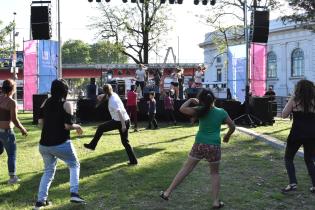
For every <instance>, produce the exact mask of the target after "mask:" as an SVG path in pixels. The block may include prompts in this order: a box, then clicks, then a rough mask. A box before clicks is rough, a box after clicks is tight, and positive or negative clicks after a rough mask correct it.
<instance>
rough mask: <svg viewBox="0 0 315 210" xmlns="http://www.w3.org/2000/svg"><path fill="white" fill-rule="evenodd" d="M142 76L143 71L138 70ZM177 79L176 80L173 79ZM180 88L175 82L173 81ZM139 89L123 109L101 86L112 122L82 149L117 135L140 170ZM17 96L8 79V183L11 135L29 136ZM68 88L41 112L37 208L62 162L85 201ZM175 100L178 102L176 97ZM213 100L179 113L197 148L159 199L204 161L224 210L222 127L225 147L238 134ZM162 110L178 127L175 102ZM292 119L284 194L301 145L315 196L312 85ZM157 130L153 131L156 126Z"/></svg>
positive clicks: (4, 140) (2, 137)
mask: <svg viewBox="0 0 315 210" xmlns="http://www.w3.org/2000/svg"><path fill="white" fill-rule="evenodd" d="M139 71H142V70H139ZM179 74H180V71H176V72H174V78H177V79H178V77H179V76H178V75H179ZM138 75H142V76H141V77H137V78H138V79H139V80H138V81H137V82H138V83H136V84H137V85H139V86H140V87H141V88H142V86H143V82H144V81H143V75H144V73H143V72H141V73H140V74H138ZM175 75H176V76H175ZM173 82H174V84H173V85H174V86H176V82H177V80H173ZM135 89H136V86H132V87H131V90H130V91H129V92H128V94H127V96H128V101H127V106H126V107H127V108H125V106H124V104H123V102H122V100H121V99H120V97H119V96H118V95H117V94H116V93H115V92H114V91H113V88H112V86H111V85H110V84H105V85H104V86H103V90H102V91H103V94H101V95H99V96H98V97H97V99H96V100H97V101H98V105H99V104H101V103H103V102H105V101H107V102H108V110H109V113H110V115H111V118H112V119H111V120H109V121H107V122H104V123H102V124H100V125H99V126H98V127H97V129H96V131H95V134H94V137H93V139H92V140H91V141H90V142H89V143H85V144H84V147H85V148H87V149H89V150H95V149H96V147H97V144H98V142H99V140H100V139H101V137H102V135H103V133H105V132H108V131H112V130H118V131H119V134H120V139H121V143H122V145H123V146H124V148H125V150H126V153H127V156H128V158H129V162H128V164H129V165H137V164H138V160H137V157H136V154H135V152H134V151H133V149H132V146H131V145H130V141H129V138H128V133H129V129H130V125H131V122H130V117H129V116H131V119H132V120H133V122H134V125H135V127H134V130H135V131H138V126H137V125H138V123H137V93H136V92H135ZM15 92H16V84H15V82H14V81H12V80H10V79H8V80H5V81H4V82H3V84H2V95H0V153H2V152H3V150H5V151H6V153H7V156H8V172H9V177H10V178H9V180H8V183H9V184H15V183H17V182H19V181H20V179H19V178H18V176H17V173H16V166H15V165H16V151H17V147H16V142H15V134H14V132H13V128H14V126H15V127H17V128H18V129H19V130H20V131H21V133H22V134H23V135H27V130H26V129H25V128H24V127H23V125H22V124H21V123H20V121H19V119H18V117H17V108H16V101H15V100H14V99H13V98H12V96H13V94H14V93H15ZM67 94H68V85H67V83H66V81H65V80H63V79H58V80H54V81H53V82H52V84H51V97H49V98H48V99H47V100H45V102H44V103H43V104H42V105H41V107H40V115H39V120H38V123H39V126H40V128H41V129H42V132H41V136H40V139H39V152H40V154H41V156H42V158H43V162H44V173H43V175H42V177H41V180H40V183H39V189H38V196H37V202H36V204H35V209H39V208H41V207H44V206H47V205H49V204H50V202H49V199H48V191H49V188H50V186H51V183H52V181H53V179H54V175H55V172H56V164H57V161H58V159H60V160H62V161H64V162H65V163H66V164H67V166H68V168H69V171H70V201H71V202H75V203H85V202H86V201H85V200H84V199H83V198H82V197H81V196H80V195H79V174H80V163H79V159H78V157H77V154H76V150H75V147H74V145H73V144H72V141H71V136H70V130H76V132H77V133H78V134H79V135H81V134H82V133H83V129H82V127H81V126H80V125H78V124H76V123H75V122H73V107H72V105H71V103H69V102H68V101H67ZM154 96H155V95H154V92H150V93H149V100H148V101H147V115H148V127H147V128H148V129H151V128H152V129H157V128H158V123H157V120H156V118H155V114H156V101H155V99H154ZM175 100H176V98H175ZM214 102H215V96H214V94H213V92H212V91H211V90H210V89H205V88H204V89H201V91H200V93H199V94H198V96H197V98H190V99H188V100H186V102H185V103H183V104H182V105H181V107H180V109H179V111H180V112H181V113H183V114H184V115H186V116H187V117H189V118H192V119H193V120H198V121H199V129H198V132H197V134H196V136H195V143H194V144H193V146H192V148H191V151H190V153H189V155H188V159H187V161H186V162H185V164H184V165H183V167H182V168H181V170H180V171H179V172H178V173H177V175H176V176H175V177H174V179H173V181H172V182H171V184H170V185H169V187H168V188H167V189H166V190H164V191H161V193H160V197H161V198H162V199H164V200H169V198H170V196H171V194H172V192H173V191H174V189H175V188H176V187H177V186H179V185H180V184H181V183H182V181H183V180H184V178H185V177H186V176H188V175H189V173H190V172H192V171H193V169H194V168H195V166H196V165H197V164H198V163H199V161H200V160H202V159H205V160H206V161H207V162H208V163H209V167H210V175H211V186H212V198H213V203H212V207H213V208H214V209H219V208H222V207H223V206H224V202H223V201H222V200H221V199H220V196H219V191H220V175H219V165H220V160H221V125H222V124H227V126H228V131H227V132H226V134H225V135H224V137H223V142H224V143H228V142H229V140H230V138H231V135H232V134H233V132H234V130H235V125H234V122H233V120H232V119H231V118H230V117H229V115H228V113H227V112H226V111H225V110H224V109H222V108H217V107H215V105H214ZM164 108H165V110H167V114H168V116H169V118H168V119H169V122H171V123H174V124H175V125H176V123H177V121H176V119H175V117H174V99H173V98H171V97H170V92H167V93H166V95H165V97H164ZM290 114H293V124H292V128H291V131H290V134H289V136H288V141H287V146H286V150H285V157H284V159H285V167H286V169H287V173H288V176H289V184H288V186H286V187H285V188H283V189H282V190H281V191H282V192H283V193H289V192H290V191H294V190H296V189H297V179H296V176H295V168H294V163H293V159H294V156H295V154H296V152H297V151H298V149H299V148H300V147H301V146H302V145H303V148H304V160H305V164H306V166H307V169H308V174H309V175H310V177H311V181H312V186H311V188H310V192H312V193H315V166H314V160H315V147H314V144H315V142H314V137H315V131H314V129H313V127H312V126H314V124H315V86H314V84H313V82H311V81H308V80H301V81H300V82H298V83H297V85H296V88H295V92H294V94H293V96H292V97H291V98H290V100H289V101H288V103H287V105H286V107H285V108H284V110H283V112H282V117H284V118H286V117H288V116H289V115H290ZM152 126H153V127H152Z"/></svg>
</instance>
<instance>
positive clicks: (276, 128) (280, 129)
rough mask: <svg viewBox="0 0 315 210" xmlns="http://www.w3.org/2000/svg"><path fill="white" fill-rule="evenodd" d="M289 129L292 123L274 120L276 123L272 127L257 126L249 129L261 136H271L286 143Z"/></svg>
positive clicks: (278, 119) (279, 119) (285, 120)
mask: <svg viewBox="0 0 315 210" xmlns="http://www.w3.org/2000/svg"><path fill="white" fill-rule="evenodd" d="M291 127H292V121H290V120H287V119H281V118H276V121H275V123H274V124H273V125H268V126H259V127H256V128H251V129H252V130H254V131H256V132H258V133H261V134H266V135H270V136H273V137H275V138H277V139H279V140H281V141H287V137H288V135H289V133H290V129H291Z"/></svg>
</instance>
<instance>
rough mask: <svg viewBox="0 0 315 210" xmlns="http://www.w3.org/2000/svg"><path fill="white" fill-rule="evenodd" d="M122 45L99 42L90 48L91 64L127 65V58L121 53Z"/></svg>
mask: <svg viewBox="0 0 315 210" xmlns="http://www.w3.org/2000/svg"><path fill="white" fill-rule="evenodd" d="M121 51H122V45H121V44H113V43H111V42H109V41H99V42H97V43H95V44H92V45H91V47H90V56H91V62H92V63H108V64H110V63H127V61H128V57H127V56H126V55H125V54H122V53H121Z"/></svg>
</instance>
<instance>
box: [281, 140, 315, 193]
mask: <svg viewBox="0 0 315 210" xmlns="http://www.w3.org/2000/svg"><path fill="white" fill-rule="evenodd" d="M313 142H314V140H313V139H300V140H299V139H293V138H289V139H288V142H287V147H286V150H285V156H284V159H285V167H286V169H287V172H288V176H289V181H290V184H293V183H296V184H297V179H296V175H295V167H294V163H293V159H294V156H295V154H296V153H297V151H298V150H299V148H300V147H301V146H302V145H303V148H304V161H305V165H306V167H307V170H308V174H309V175H310V177H311V180H312V184H313V186H314V187H315V165H314V161H313V160H312V158H313V157H312V155H313V154H312V153H313V150H314V143H313Z"/></svg>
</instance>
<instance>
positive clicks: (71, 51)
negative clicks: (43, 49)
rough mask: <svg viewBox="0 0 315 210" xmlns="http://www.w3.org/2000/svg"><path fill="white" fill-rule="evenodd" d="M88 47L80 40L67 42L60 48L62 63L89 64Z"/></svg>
mask: <svg viewBox="0 0 315 210" xmlns="http://www.w3.org/2000/svg"><path fill="white" fill-rule="evenodd" d="M90 60H91V58H90V46H89V44H87V43H85V42H83V41H81V40H68V41H66V42H65V43H64V44H63V46H62V63H64V64H87V63H90Z"/></svg>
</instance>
